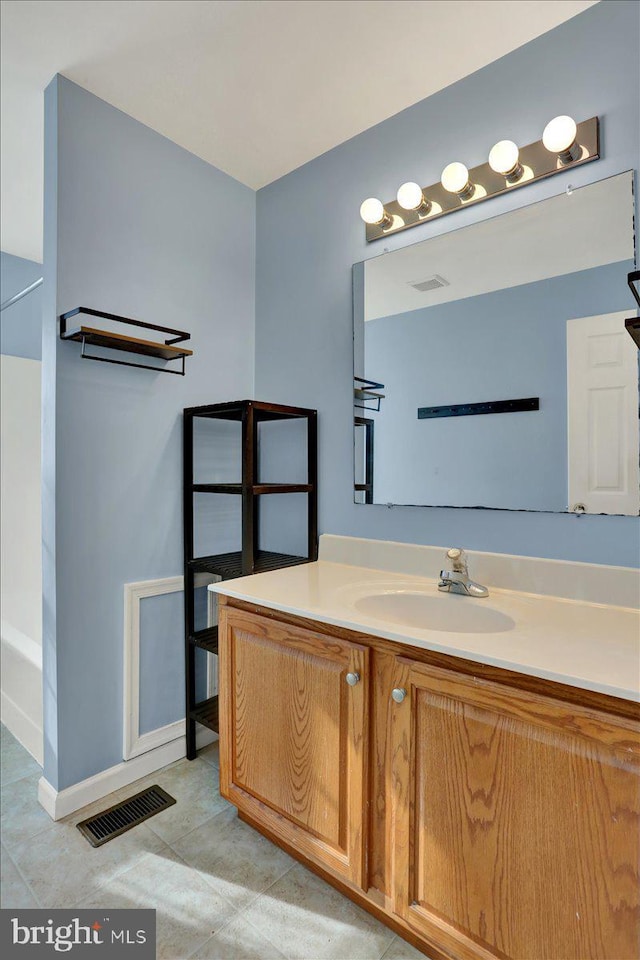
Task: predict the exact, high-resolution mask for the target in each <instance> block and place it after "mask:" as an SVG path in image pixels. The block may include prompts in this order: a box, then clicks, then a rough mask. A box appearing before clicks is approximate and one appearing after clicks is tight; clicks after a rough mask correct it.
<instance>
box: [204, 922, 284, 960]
mask: <svg viewBox="0 0 640 960" xmlns="http://www.w3.org/2000/svg"><path fill="white" fill-rule="evenodd" d="M189 960H285V957H284V954H283V953H280V951H279V950H277V949H276V947H274V946H273V944H272V943H269V941H268V940H266V939H265V938H264V937H263V936H262V934H261V933H260V932H259V931H258V930H256V929H255V927H253V926H252V925H251V924H250V923H248V922H247V920H245V919H244V917H242V916H241V917H237V918H236V919H235V920H232V921H231V923H229V924H227V926H226V927H223V928H222V930H220V932H219V933H217V934H216V935H215V937H212V938H211V939H210V940H207V942H206V943H205V944H204V945H203V946H201V947H199V948H198V949H197V950H196V952H195V953H192V954H191V956H190V957H189Z"/></svg>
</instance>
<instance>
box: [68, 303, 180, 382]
mask: <svg viewBox="0 0 640 960" xmlns="http://www.w3.org/2000/svg"><path fill="white" fill-rule="evenodd" d="M79 314H84V315H86V316H90V317H98V318H100V319H102V320H109V321H111V322H114V323H124V324H128V325H129V326H133V327H141V328H143V329H144V330H155V331H156V332H157V333H169V334H172V336H171V337H170V338H169V339H167V340H165V341H164V342H159V341H157V340H141V339H140V338H138V337H131V336H128V335H127V334H123V333H115V332H114V331H112V330H100V329H97V328H96V327H88V326H84V325H80V326H78V327H75V328H74V329H73V330H67V322H68V321H69V320H71V318H72V317H76V316H78V315H79ZM60 339H61V340H73V341H75V342H77V343H81V344H82V352H81V356H82V359H83V360H97V361H99V362H100V363H114V364H116V365H117V366H121V367H138V368H139V369H140V370H152V371H155V372H156V373H173V374H177V375H178V376H184V374H185V365H184V362H185V358H186V357H190V356H192V355H193V350H188V349H187V348H186V347H176V346H174V344H176V343H182V342H183V341H184V340H190V339H191V334H190V333H185V331H184V330H175V329H173V328H172V327H161V326H159V325H158V324H154V323H144V322H143V321H142V320H132V319H131V318H130V317H120V316H118V315H117V314H115V313H105V312H104V311H101V310H94V309H93V308H92V307H76V308H75V309H74V310H69V311H68V312H67V313H63V314H61V315H60ZM87 345H91V346H96V347H106V348H107V349H109V350H120V351H123V352H124V353H133V354H138V355H139V356H144V357H156V358H157V359H159V360H165V361H169V360H181V361H182V369H180V370H170V369H168V368H164V367H154V366H149V365H148V364H145V363H133V362H132V361H130V360H114V359H112V358H110V357H99V356H97V355H96V354H91V353H87V352H86V347H87Z"/></svg>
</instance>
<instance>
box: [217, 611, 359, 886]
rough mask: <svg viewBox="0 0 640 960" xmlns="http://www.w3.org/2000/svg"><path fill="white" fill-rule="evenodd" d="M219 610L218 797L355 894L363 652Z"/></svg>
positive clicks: (264, 620) (341, 642) (260, 619)
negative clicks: (336, 875) (343, 881)
mask: <svg viewBox="0 0 640 960" xmlns="http://www.w3.org/2000/svg"><path fill="white" fill-rule="evenodd" d="M222 610H223V612H222V613H221V626H220V681H219V682H220V741H221V749H220V789H221V792H222V794H223V796H225V797H226V798H227V799H228V800H230V801H231V802H232V803H233V804H235V805H236V806H237V807H238V809H239V810H240V811H242V812H244V813H246V814H248V815H249V816H250V817H252V818H253V819H255V820H256V821H259V822H260V823H261V824H262V825H264V826H265V827H267V828H268V829H269V830H271V831H272V832H273V833H274V834H276V835H278V836H279V837H281V838H282V839H283V840H285V841H286V842H288V843H290V844H291V845H292V846H294V847H295V848H296V850H298V851H299V852H300V853H303V854H305V855H306V856H308V857H311V858H312V859H313V860H315V861H317V862H318V863H320V864H323V865H325V866H328V867H330V868H331V869H332V870H334V871H336V872H337V873H339V874H340V875H341V876H343V877H345V878H347V879H348V880H351V881H352V882H354V883H356V884H358V885H360V886H362V885H363V882H364V856H365V849H364V838H365V823H366V816H365V809H364V808H365V804H366V802H367V798H366V795H365V784H366V763H367V753H368V751H367V733H366V731H367V721H368V716H367V713H368V653H369V651H368V650H367V648H366V647H361V646H358V645H356V644H353V643H349V642H347V641H344V640H340V639H337V638H334V637H331V636H325V635H323V634H320V633H315V632H312V631H308V630H303V629H300V628H298V627H291V626H287V625H286V624H281V623H277V622H275V621H273V620H270V619H267V618H266V617H260V616H256V615H253V614H248V613H245V612H243V611H239V610H233V609H230V608H228V607H223V608H222ZM347 674H353V675H355V674H357V675H358V679H357V682H355V683H353V685H350V684H349V683H348V682H347ZM349 679H350V680H351V681H354V680H355V679H356V678H355V676H350V677H349Z"/></svg>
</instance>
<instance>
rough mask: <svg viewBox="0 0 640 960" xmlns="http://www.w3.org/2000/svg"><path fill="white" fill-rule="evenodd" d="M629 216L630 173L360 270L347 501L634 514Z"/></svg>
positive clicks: (404, 250) (634, 358) (367, 264)
mask: <svg viewBox="0 0 640 960" xmlns="http://www.w3.org/2000/svg"><path fill="white" fill-rule="evenodd" d="M633 212H634V202H633V174H632V172H628V173H624V174H620V175H618V176H616V177H611V178H609V179H607V180H603V181H601V182H599V183H595V184H591V185H589V186H587V187H583V188H580V189H576V190H573V191H572V192H570V193H564V194H562V195H560V196H558V197H553V198H551V199H550V200H545V201H542V202H540V203H537V204H533V205H531V206H528V207H524V208H521V209H519V210H515V211H512V212H510V213H507V214H504V215H502V216H499V217H496V218H494V219H490V220H486V221H483V222H481V223H477V224H473V225H472V226H469V227H466V228H463V229H462V230H457V231H453V232H451V233H448V234H445V235H444V236H440V237H435V238H433V239H429V240H426V241H423V242H422V243H418V244H414V245H412V246H409V247H404V248H402V249H400V250H397V251H394V252H393V253H388V254H385V255H383V256H380V257H376V258H373V259H371V260H367V261H365V262H364V263H362V264H356V265H355V266H354V274H353V276H354V374H355V376H356V377H362V378H366V379H368V380H372V381H377V382H379V383H382V384H384V389H383V390H382V392H383V393H384V399H383V400H382V401H381V403H380V410H379V411H377V412H376V410H375V406H374V409H373V410H371V404H369V403H367V402H365V404H364V406H365V409H364V410H363V409H362V404H361V403H358V401H356V406H355V407H354V415H355V417H356V418H360V419H361V418H369V419H370V420H371V421H372V422H373V427H372V433H373V435H374V437H375V440H374V448H373V455H372V459H373V466H372V476H371V484H372V491H369V494H370V495H369V497H368V498H367V497H366V496H364V495H363V494H364V491H363V490H362V485H363V483H364V482H365V480H364V466H365V464H366V456H365V436H364V430H363V427H362V424H358V426H356V427H355V437H356V453H357V462H356V468H357V474H358V475H357V477H356V483H357V484H358V485H359V487H360V489H359V490H358V489H357V490H356V495H355V499H356V502H373V503H394V504H414V505H431V506H466V507H476V506H477V507H493V508H498V509H513V510H542V511H553V512H563V511H566V510H567V509H570V510H573V509H574V508H577V509H578V511H579V512H581V511H582V508H583V507H584V510H585V511H586V512H589V513H625V514H637V513H638V509H639V494H638V352H637V349H636V347H635V345H634V343H633V340H632V339H631V337H630V336H629V335H628V333H627V332H626V330H625V327H624V319H625V316H630V315H632V313H633V308H632V301H631V298H630V294H629V290H628V287H627V284H626V277H627V273H628V272H629V271H631V270H633V269H634V256H635V254H634V234H633ZM523 398H527V399H529V398H534V399H537V400H538V409H525V410H523V411H521V412H506V413H498V412H496V413H486V412H482V413H479V414H478V413H476V412H474V410H473V408H471V410H469V409H463V410H462V411H460V410H459V409H455V407H456V405H473V404H486V403H492V402H495V401H510V400H522V399H523ZM367 407H369V410H367ZM443 407H444V408H449V407H454V409H453V410H450V409H445V410H444V411H443V410H442V408H443ZM424 408H436V409H437V410H438V412H439V413H443V412H444V413H448V414H449V415H446V416H444V415H435V414H433V411H427V412H426V413H425V410H424ZM481 409H482V410H484V409H486V408H484V407H483V408H481ZM419 410H421V411H422V413H421V414H420V417H419V413H418V411H419ZM452 413H455V414H460V413H462V415H451V414H452Z"/></svg>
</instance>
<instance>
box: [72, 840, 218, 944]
mask: <svg viewBox="0 0 640 960" xmlns="http://www.w3.org/2000/svg"><path fill="white" fill-rule="evenodd" d="M77 906H78V908H82V909H84V908H85V907H86V908H92V909H102V908H110V909H112V910H113V909H118V908H120V909H131V908H133V907H143V908H151V909H154V910H156V911H157V915H156V957H157V960H184V958H186V957H189V956H190V955H191V954H192V953H193V952H194V951H195V950H197V949H198V948H199V947H200V946H202V945H204V943H206V942H207V941H208V940H209V939H210V938H211V937H212V935H213V934H217V932H218V931H219V930H220V929H222V927H223V926H224V925H225V924H226V923H227V922H228V921H229V920H231V919H232V918H233V916H234V909H233V907H232V906H231V904H229V903H227V901H225V900H223V899H222V897H219V896H217V895H216V893H215V892H214V891H213V890H212V889H211V886H210V885H209V884H208V883H205V881H204V880H202V878H201V877H199V876H198V874H197V873H196V872H195V871H194V870H193V869H192V868H191V867H189V866H187V864H186V863H184V862H183V861H182V860H181V859H180V858H179V857H178V856H176V854H174V853H173V852H172V851H171V850H169V849H168V848H167V847H164V848H163V849H162V850H160V851H158V852H156V853H151V854H148V855H147V856H145V857H143V858H142V859H141V860H140V861H139V862H138V863H136V864H135V866H133V867H131V869H129V870H127V871H126V872H125V873H121V874H119V875H118V876H117V877H114V878H113V879H111V880H109V882H108V883H105V884H104V885H103V886H102V887H100V889H99V890H96V891H94V892H93V893H92V894H91V896H89V897H87V898H85V899H84V900H82V901H81V902H79V903H78V904H77Z"/></svg>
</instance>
